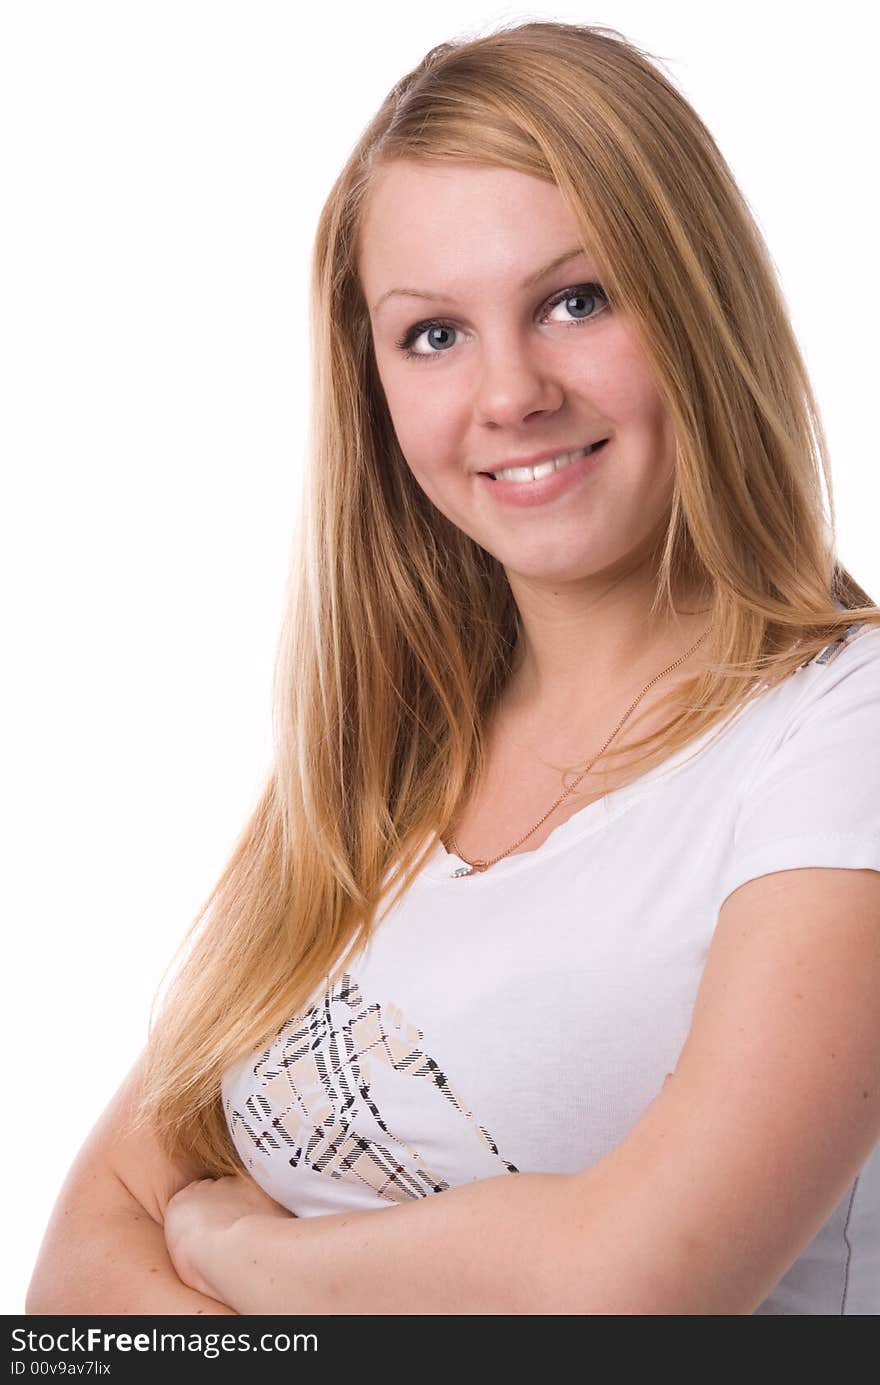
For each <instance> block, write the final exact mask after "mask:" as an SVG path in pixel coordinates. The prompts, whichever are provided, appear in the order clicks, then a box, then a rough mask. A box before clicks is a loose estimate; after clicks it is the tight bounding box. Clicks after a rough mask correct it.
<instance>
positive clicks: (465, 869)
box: [449, 861, 489, 880]
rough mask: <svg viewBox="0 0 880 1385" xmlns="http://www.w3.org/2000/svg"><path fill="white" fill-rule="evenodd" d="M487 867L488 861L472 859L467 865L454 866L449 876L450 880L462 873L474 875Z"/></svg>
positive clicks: (455, 878)
mask: <svg viewBox="0 0 880 1385" xmlns="http://www.w3.org/2000/svg"><path fill="white" fill-rule="evenodd" d="M488 869H489V863H488V861H472V862H471V864H470V865H469V866H456V868H455V870H454V871H453V872H452V874H451V875H450V877H449V878H450V880H457V879H458V878H459V877H460V876H462V875H474V874H475V873H476V872H478V871H484V870H488Z"/></svg>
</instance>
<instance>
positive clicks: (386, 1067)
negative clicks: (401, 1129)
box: [226, 972, 518, 1203]
mask: <svg viewBox="0 0 880 1385" xmlns="http://www.w3.org/2000/svg"><path fill="white" fill-rule="evenodd" d="M423 1038H424V1035H423V1034H422V1031H421V1030H420V1029H418V1028H417V1026H416V1025H414V1024H410V1023H408V1022H407V1020H406V1019H405V1018H404V1015H403V1013H402V1011H401V1010H400V1008H399V1007H398V1006H397V1005H395V1004H394V1003H393V1002H390V1001H388V1002H385V1003H384V1004H381V1003H379V1002H377V1001H366V1000H365V999H364V997H363V996H362V994H361V990H360V986H359V984H358V982H357V980H356V979H355V978H354V977H353V976H351V975H350V974H349V973H347V972H346V973H345V974H344V975H343V976H342V977H341V978H340V980H339V981H338V982H337V983H336V984H335V985H334V986H333V987H331V988H330V989H329V990H328V991H327V992H325V994H324V996H323V997H322V998H321V1000H320V1001H319V1002H318V1003H316V1004H314V1005H312V1006H310V1007H309V1008H308V1009H307V1010H306V1012H305V1014H303V1015H298V1016H294V1017H293V1018H292V1019H290V1020H288V1021H287V1023H286V1024H285V1025H284V1026H283V1028H282V1029H281V1030H280V1031H279V1033H278V1034H277V1036H276V1037H275V1039H274V1040H273V1041H272V1043H271V1044H270V1045H269V1047H268V1048H267V1049H266V1050H265V1052H264V1053H263V1054H262V1056H261V1057H260V1059H259V1061H258V1062H257V1063H256V1064H255V1066H254V1067H253V1068H252V1069H251V1070H250V1072H249V1073H248V1075H247V1086H246V1088H245V1090H248V1095H247V1097H246V1098H245V1099H244V1100H243V1101H240V1102H236V1106H239V1105H240V1106H241V1107H242V1108H243V1109H241V1110H238V1109H233V1108H232V1106H231V1103H230V1102H229V1101H227V1102H226V1115H227V1120H228V1123H229V1129H230V1133H231V1135H232V1138H233V1140H234V1141H235V1144H236V1147H237V1148H238V1151H239V1153H240V1154H241V1156H242V1159H243V1160H244V1161H245V1163H246V1164H247V1165H248V1166H249V1167H250V1168H254V1167H255V1160H254V1158H253V1157H251V1156H250V1154H249V1151H251V1150H253V1151H256V1153H257V1154H258V1155H261V1156H263V1157H264V1158H267V1159H268V1158H272V1157H273V1156H275V1157H276V1158H277V1156H278V1154H281V1155H282V1157H283V1156H284V1155H286V1156H287V1162H288V1163H290V1164H291V1165H293V1166H297V1165H299V1164H300V1163H302V1164H304V1165H305V1166H307V1167H308V1168H310V1169H312V1170H314V1171H315V1172H317V1173H321V1174H324V1175H326V1176H327V1177H329V1178H335V1179H346V1180H349V1181H354V1182H357V1183H359V1184H362V1185H367V1186H368V1187H369V1188H370V1189H371V1190H372V1191H373V1192H374V1193H375V1194H376V1195H377V1197H378V1198H381V1199H384V1200H385V1201H387V1202H396V1203H400V1202H406V1201H408V1200H409V1199H411V1198H417V1197H426V1196H427V1195H428V1194H429V1193H439V1192H442V1191H443V1190H444V1189H446V1188H448V1187H449V1186H450V1184H449V1183H448V1182H447V1180H446V1179H445V1178H444V1177H443V1174H442V1173H441V1172H440V1169H439V1167H437V1165H436V1161H432V1160H430V1159H428V1158H426V1157H425V1156H424V1155H423V1153H422V1151H421V1150H418V1149H416V1148H415V1147H414V1146H413V1144H412V1143H411V1142H410V1141H408V1140H407V1139H405V1138H403V1137H402V1136H401V1135H400V1134H399V1133H395V1132H394V1131H393V1130H392V1129H390V1128H389V1123H388V1116H387V1112H385V1111H383V1110H382V1109H381V1098H379V1097H378V1095H377V1092H376V1088H377V1087H380V1086H385V1087H386V1088H387V1081H386V1080H385V1079H388V1078H389V1077H391V1076H392V1075H396V1076H397V1077H400V1076H402V1077H404V1078H407V1079H410V1080H412V1081H413V1082H415V1083H419V1084H422V1087H423V1093H422V1098H421V1100H419V1101H414V1100H413V1096H414V1093H412V1094H411V1096H410V1098H409V1099H408V1100H407V1099H405V1098H404V1106H405V1108H406V1109H410V1108H412V1109H414V1110H417V1111H420V1113H421V1114H420V1117H419V1123H420V1126H421V1127H430V1128H433V1129H434V1130H435V1131H440V1130H441V1129H442V1125H443V1123H444V1120H446V1119H447V1118H446V1116H444V1113H443V1111H439V1112H438V1111H435V1112H434V1116H433V1119H431V1113H430V1107H431V1104H432V1103H433V1102H436V1103H440V1104H441V1106H442V1107H443V1108H444V1110H445V1111H446V1112H448V1111H449V1110H450V1108H451V1110H452V1112H454V1113H455V1120H456V1122H458V1121H461V1122H466V1123H467V1128H468V1129H469V1131H470V1132H471V1135H472V1137H473V1138H474V1140H475V1142H476V1144H477V1145H478V1146H479V1147H480V1150H481V1151H482V1159H481V1160H480V1163H482V1164H483V1169H482V1172H481V1174H480V1175H479V1176H486V1175H487V1174H488V1173H490V1172H491V1171H492V1169H493V1168H494V1171H495V1172H498V1173H500V1172H502V1171H506V1172H508V1173H517V1172H518V1170H517V1168H516V1166H515V1165H514V1164H512V1163H511V1162H510V1161H509V1160H507V1159H505V1158H504V1157H503V1155H501V1153H500V1152H499V1149H498V1146H497V1144H496V1142H495V1141H494V1140H493V1138H492V1136H491V1135H490V1134H489V1132H488V1131H487V1130H486V1129H484V1127H483V1126H482V1125H480V1124H479V1123H478V1122H477V1120H476V1119H475V1117H474V1114H473V1112H472V1111H471V1110H470V1108H469V1106H468V1103H467V1102H466V1101H465V1100H464V1099H463V1098H462V1097H461V1096H460V1095H459V1093H458V1092H456V1091H455V1089H454V1088H453V1086H452V1084H451V1083H450V1081H449V1079H448V1078H447V1076H446V1074H445V1073H444V1072H442V1071H441V1069H440V1067H439V1065H438V1064H437V1063H436V1062H435V1061H434V1059H433V1058H432V1057H431V1056H430V1055H429V1054H428V1053H426V1052H425V1050H424V1048H423V1047H422V1042H423ZM426 1116H427V1117H428V1119H427V1121H426ZM463 1133H464V1131H459V1139H460V1136H461V1134H463ZM436 1143H438V1147H439V1142H436ZM456 1143H458V1141H457V1142H456ZM475 1153H476V1151H475ZM487 1156H488V1161H487ZM256 1162H257V1164H258V1163H259V1160H257V1161H256ZM475 1176H477V1175H476V1174H475Z"/></svg>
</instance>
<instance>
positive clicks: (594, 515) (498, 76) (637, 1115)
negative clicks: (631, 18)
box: [32, 22, 880, 1314]
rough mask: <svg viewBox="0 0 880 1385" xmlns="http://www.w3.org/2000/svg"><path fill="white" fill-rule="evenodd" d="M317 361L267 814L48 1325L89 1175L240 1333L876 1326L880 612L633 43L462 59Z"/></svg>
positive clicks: (462, 53) (434, 97)
mask: <svg viewBox="0 0 880 1385" xmlns="http://www.w3.org/2000/svg"><path fill="white" fill-rule="evenodd" d="M312 324H313V339H314V394H313V418H312V432H311V437H312V444H313V445H312V453H311V456H310V459H309V472H308V484H307V487H306V491H305V494H304V512H303V528H302V541H301V543H300V545H299V547H298V549H297V554H298V560H297V561H298V566H297V568H296V570H295V572H294V574H293V578H292V581H291V590H290V603H289V609H288V615H287V619H286V621H285V626H284V630H283V633H282V639H281V643H280V647H279V655H278V664H277V679H276V727H277V748H276V757H275V763H274V766H273V769H272V772H271V774H270V776H269V779H268V782H267V784H266V786H265V791H264V792H263V794H262V797H261V799H260V801H259V803H258V805H257V806H256V808H255V810H254V813H253V815H252V817H251V819H250V821H249V822H248V823H247V824H246V826H245V828H244V830H243V831H242V835H241V838H240V841H239V843H238V845H237V847H236V850H235V852H234V854H233V856H232V858H231V860H230V861H229V863H228V866H227V868H226V869H225V871H224V873H223V875H222V877H221V879H220V880H219V881H218V882H217V884H216V886H215V888H214V889H213V891H212V892H211V895H210V897H209V899H208V900H207V901H206V904H205V906H204V908H203V909H202V910H201V911H200V913H199V916H198V917H197V919H196V920H195V922H194V924H193V928H192V930H191V936H188V938H187V940H186V943H187V946H188V952H187V955H186V957H185V958H184V960H183V961H182V963H181V965H180V967H179V969H178V972H177V974H176V976H175V978H174V981H173V984H172V985H171V987H170V988H169V990H168V993H167V995H166V997H165V999H164V1002H163V1005H162V1007H161V1010H160V1012H159V1014H158V1016H157V1018H156V1020H155V1023H154V1024H153V1027H152V1029H151V1032H150V1035H149V1040H148V1043H147V1047H146V1052H145V1054H144V1056H143V1064H142V1067H141V1065H140V1064H139V1065H138V1066H137V1067H136V1068H135V1069H134V1070H133V1077H132V1082H131V1083H130V1090H128V1089H127V1091H126V1099H125V1101H123V1102H119V1103H118V1112H117V1113H116V1114H114V1115H113V1118H112V1120H111V1121H110V1125H112V1128H113V1130H114V1131H117V1127H118V1139H117V1141H116V1143H115V1145H114V1144H113V1143H112V1142H111V1141H110V1140H109V1137H108V1138H107V1139H103V1140H102V1141H101V1142H99V1145H96V1146H95V1153H94V1156H93V1157H91V1158H90V1159H87V1160H85V1162H84V1163H83V1165H82V1167H81V1169H80V1171H79V1172H78V1173H77V1176H76V1178H75V1179H73V1183H72V1184H71V1185H70V1187H69V1188H68V1190H67V1192H66V1193H65V1197H66V1198H68V1200H70V1201H71V1205H74V1204H75V1206H76V1208H77V1209H78V1212H79V1214H80V1216H79V1219H78V1220H75V1221H74V1222H73V1223H66V1222H65V1218H64V1217H63V1216H61V1215H60V1214H59V1216H58V1218H57V1219H56V1222H55V1226H54V1229H53V1231H52V1234H51V1236H49V1237H48V1238H47V1242H46V1244H45V1245H44V1250H43V1255H42V1259H41V1264H42V1265H43V1266H44V1267H49V1268H46V1269H44V1271H43V1272H42V1276H43V1277H42V1279H41V1275H40V1273H39V1272H38V1275H37V1276H36V1287H35V1289H34V1291H33V1295H32V1301H33V1303H34V1304H39V1305H40V1306H39V1307H37V1308H36V1311H47V1312H51V1311H53V1306H52V1304H53V1297H52V1292H51V1291H50V1289H45V1290H41V1284H43V1285H51V1283H52V1282H53V1281H52V1275H51V1272H50V1270H51V1265H52V1264H53V1263H55V1262H57V1260H58V1258H59V1257H60V1258H62V1259H63V1260H64V1263H65V1264H66V1265H68V1266H70V1265H74V1264H75V1262H76V1258H77V1254H78V1253H80V1254H81V1255H82V1256H86V1255H88V1254H89V1253H90V1252H89V1251H88V1249H87V1248H84V1249H82V1251H81V1252H78V1251H77V1244H78V1243H76V1242H75V1241H73V1240H71V1236H72V1235H73V1234H75V1235H76V1236H78V1237H85V1236H86V1234H87V1233H86V1232H85V1231H83V1229H82V1228H83V1226H85V1225H86V1224H87V1221H86V1220H85V1212H86V1211H88V1209H89V1208H90V1207H92V1209H93V1210H94V1206H93V1205H94V1204H95V1201H96V1199H97V1198H98V1196H99V1193H98V1187H99V1184H98V1182H97V1181H96V1180H95V1169H96V1168H97V1167H98V1165H99V1164H101V1166H102V1167H103V1166H104V1165H106V1167H107V1168H108V1169H110V1170H111V1171H112V1172H113V1173H114V1175H115V1176H116V1178H117V1182H118V1183H122V1184H123V1185H124V1186H125V1188H126V1189H127V1190H128V1191H129V1192H130V1189H131V1187H132V1186H133V1185H132V1179H133V1178H134V1179H140V1182H138V1183H137V1184H136V1187H137V1191H138V1193H139V1196H140V1199H141V1200H142V1201H143V1204H144V1205H145V1206H148V1207H149V1208H150V1209H152V1210H151V1217H152V1219H153V1220H152V1226H153V1228H155V1224H156V1222H159V1223H160V1224H162V1225H163V1226H164V1232H165V1242H166V1248H167V1252H168V1256H169V1257H170V1260H169V1259H167V1258H166V1260H165V1261H164V1262H163V1270H164V1271H165V1272H166V1273H170V1274H172V1275H174V1274H176V1275H179V1276H180V1279H181V1281H182V1282H185V1283H186V1285H187V1286H188V1287H187V1289H186V1291H185V1292H186V1293H188V1294H189V1295H190V1300H189V1301H191V1300H192V1295H193V1294H196V1295H200V1296H201V1298H202V1301H203V1302H204V1303H206V1304H212V1303H213V1304H214V1305H215V1308H216V1305H218V1304H219V1305H224V1304H225V1305H229V1308H230V1309H231V1310H233V1311H238V1312H241V1313H260V1312H318V1313H331V1312H332V1313H401V1312H402V1313H462V1312H465V1313H499V1312H500V1313H532V1312H537V1313H554V1312H562V1313H603V1314H607V1313H615V1314H616V1313H626V1314H633V1313H634V1314H642V1313H662V1314H683V1313H684V1314H689V1313H712V1314H715V1313H724V1314H727V1313H730V1314H741V1313H745V1314H748V1313H753V1312H756V1313H762V1314H786V1313H796V1314H813V1313H822V1314H824V1313H876V1312H878V1311H880V1277H878V1275H877V1272H876V1271H877V1265H878V1262H880V1145H878V1139H880V1083H878V1081H877V1072H878V1062H880V1004H878V1000H880V951H878V945H877V940H878V937H880V630H878V627H880V610H878V608H877V606H876V605H875V604H874V603H873V602H872V601H871V600H870V599H869V597H868V596H867V595H866V593H865V592H864V591H863V590H862V589H861V588H860V587H859V585H858V584H857V582H856V581H855V580H854V578H853V577H852V576H851V575H850V574H849V573H848V572H847V571H846V569H845V568H844V567H843V566H842V564H841V563H840V562H839V560H838V558H837V556H836V543H835V535H834V524H833V508H832V511H831V516H830V519H829V518H826V515H825V512H824V509H823V503H822V498H821V497H822V484H821V483H822V479H823V475H824V479H825V483H826V486H827V489H828V494H829V497H830V495H831V480H830V472H829V466H828V460H827V455H826V449H825V443H824V437H823V432H822V426H821V420H820V418H819V414H818V410H817V407H816V404H815V401H814V399H813V395H812V393H811V388H810V383H809V380H808V377H807V373H806V370H805V367H804V363H803V360H802V357H801V354H800V352H799V349H798V345H797V342H796V340H795V338H794V335H793V332H792V329H791V326H790V323H789V320H788V317H787V314H786V310H785V305H784V300H783V297H782V294H781V292H780V289H779V285H778V283H777V281H776V278H775V276H774V273H773V269H772V262H771V260H770V257H769V255H768V253H767V250H766V248H765V246H764V244H763V242H762V240H761V237H760V234H759V232H758V230H757V228H756V226H755V223H754V220H753V219H752V217H751V215H750V213H749V210H748V207H747V205H746V203H745V201H744V199H743V198H742V196H741V194H740V193H739V191H738V189H737V187H736V185H735V183H734V180H733V177H732V175H731V173H730V171H729V169H728V167H727V165H726V163H725V161H724V159H723V157H722V155H721V153H720V152H719V150H718V148H717V146H716V145H715V143H714V141H713V139H712V137H711V135H710V134H709V132H708V131H707V130H706V128H705V127H704V125H703V124H702V122H701V121H700V119H699V118H698V116H697V115H696V113H695V112H694V111H693V109H692V108H691V107H690V106H689V105H688V103H687V102H686V101H685V100H684V99H683V97H682V96H681V94H680V93H679V92H678V91H677V90H676V89H675V87H674V86H673V85H672V83H671V82H670V81H668V80H667V78H666V77H665V76H664V75H663V74H662V73H661V72H660V71H659V70H658V68H657V67H656V66H655V65H654V64H653V63H652V62H651V61H650V60H649V57H648V56H647V55H646V54H644V53H642V52H640V51H639V50H638V49H637V48H636V47H635V46H634V45H632V44H631V43H628V42H627V41H625V40H624V39H623V38H622V37H621V36H620V35H618V34H615V33H614V32H613V31H609V30H605V29H600V28H592V27H587V26H577V25H569V24H563V23H554V22H529V23H525V24H520V25H516V26H514V27H510V28H503V29H501V30H499V31H497V32H494V33H490V34H487V35H484V36H481V37H479V38H476V39H471V40H468V41H463V42H456V43H448V44H441V45H440V46H439V47H437V48H436V49H433V50H432V51H431V52H430V53H429V54H427V56H426V57H425V58H424V60H423V61H422V62H421V63H419V65H418V66H417V67H416V68H415V69H414V70H413V71H412V72H410V73H408V74H407V75H406V76H405V77H403V78H402V79H401V81H400V82H398V83H397V84H396V85H395V87H394V89H393V90H392V91H391V92H390V93H389V95H388V97H387V99H386V100H385V101H384V102H383V104H382V107H381V109H380V110H379V111H378V113H377V114H376V116H375V118H374V119H373V120H372V121H371V122H370V124H369V126H368V127H367V129H366V130H365V131H364V133H363V135H362V137H361V139H360V140H359V141H358V144H357V147H356V148H355V149H354V151H353V152H352V154H351V157H350V158H349V159H348V161H347V162H346V164H345V167H344V168H343V170H342V172H341V173H340V174H339V177H338V178H337V180H336V182H335V184H334V186H333V188H332V190H331V193H330V195H329V197H328V199H327V202H326V205H325V207H324V209H323V211H322V214H321V218H320V223H319V226H318V232H317V238H316V244H315V253H314V266H313V310H312ZM587 454H588V455H587ZM566 790H569V791H570V792H566ZM462 853H466V854H464V855H463V854H462ZM475 862H476V864H477V866H478V868H475ZM468 867H470V868H469V869H468ZM135 1106H137V1107H138V1109H139V1119H134V1118H133V1117H132V1111H133V1108H134V1107H135ZM115 1109H116V1108H114V1110H115ZM108 1128H109V1127H108ZM139 1141H141V1142H142V1143H143V1147H144V1148H145V1149H149V1150H151V1151H152V1152H153V1154H155V1151H156V1150H161V1151H162V1152H163V1155H164V1159H165V1164H164V1165H162V1164H161V1161H160V1165H159V1166H157V1165H155V1163H154V1164H151V1165H150V1167H153V1168H156V1169H157V1171H156V1173H155V1177H154V1178H153V1180H152V1182H151V1181H150V1180H149V1179H148V1180H147V1185H148V1186H145V1184H144V1176H143V1174H142V1173H139V1172H138V1168H139V1165H138V1161H137V1157H136V1155H137V1149H138V1142H139ZM114 1148H115V1149H116V1151H117V1153H116V1154H114V1153H113V1149H114ZM120 1151H122V1152H121V1153H120ZM123 1156H124V1168H123V1167H122V1163H120V1161H121V1160H123ZM114 1160H115V1161H116V1162H115V1163H114ZM102 1161H103V1162H102ZM243 1174H244V1175H246V1179H245V1181H242V1177H241V1175H243ZM197 1175H208V1176H217V1179H216V1181H215V1182H205V1181H204V1179H203V1177H201V1176H197ZM511 1175H516V1176H515V1177H512V1176H511ZM250 1180H253V1182H254V1183H256V1184H257V1185H258V1187H256V1188H255V1187H254V1186H253V1184H252V1183H251V1181H250ZM111 1182H112V1180H111V1181H106V1180H105V1182H104V1183H102V1184H100V1187H102V1188H108V1189H109V1188H110V1186H111ZM113 1186H116V1184H113ZM103 1195H104V1194H101V1196H103ZM106 1196H107V1197H109V1196H110V1193H109V1192H108V1193H107V1194H106ZM392 1211H393V1213H394V1215H389V1213H390V1212H392ZM290 1214H293V1215H290ZM102 1224H103V1223H102ZM65 1225H74V1226H75V1227H76V1231H75V1233H71V1232H68V1233H65V1229H64V1228H65ZM125 1226H126V1228H127V1230H126V1232H125V1234H126V1235H128V1236H130V1237H131V1241H130V1245H131V1258H132V1264H133V1263H134V1261H135V1258H136V1257H135V1238H136V1235H137V1232H136V1230H135V1227H134V1225H133V1223H132V1222H131V1220H130V1219H129V1220H128V1221H126V1222H125ZM65 1234H66V1235H67V1239H66V1240H65ZM120 1234H122V1233H120ZM124 1244H125V1243H123V1244H122V1249H117V1254H116V1263H117V1266H118V1263H119V1260H120V1257H122V1259H123V1260H124V1258H125V1249H124ZM150 1253H151V1254H152V1253H153V1252H152V1250H151V1252H150ZM96 1263H97V1260H96V1257H95V1255H94V1254H92V1256H91V1260H90V1265H91V1271H90V1279H89V1284H90V1289H89V1296H88V1302H87V1304H85V1302H84V1306H83V1308H82V1311H86V1307H87V1308H88V1309H89V1310H90V1311H100V1309H101V1303H102V1293H103V1294H104V1301H105V1302H106V1304H107V1305H109V1304H110V1303H111V1302H112V1301H114V1299H113V1294H114V1289H113V1285H112V1284H111V1282H110V1272H109V1271H108V1272H107V1281H106V1286H105V1288H104V1289H102V1287H101V1283H100V1281H99V1278H96V1274H97V1271H96V1269H95V1265H96ZM116 1273H117V1275H118V1269H117V1271H116ZM134 1273H135V1272H134V1270H132V1274H134ZM143 1283H144V1293H145V1295H147V1298H146V1300H145V1303H144V1305H143V1306H144V1308H145V1309H146V1310H147V1311H149V1290H148V1288H147V1285H148V1277H147V1275H146V1271H144V1276H143ZM133 1292H134V1290H133V1289H131V1290H127V1293H133ZM75 1298H76V1293H75V1292H74V1291H70V1290H68V1298H67V1299H66V1300H65V1303H66V1304H68V1305H69V1304H70V1303H72V1302H74V1301H75ZM162 1302H163V1304H165V1303H166V1302H167V1299H164V1298H163V1300H162ZM32 1311H33V1309H32ZM62 1311H80V1310H78V1309H77V1308H75V1307H70V1306H67V1307H66V1308H65V1309H63V1310H62ZM166 1311H167V1309H166ZM181 1311H185V1310H183V1309H182V1310H181ZM208 1311H214V1310H212V1309H211V1308H209V1309H208ZM216 1311H222V1307H220V1308H216Z"/></svg>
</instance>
